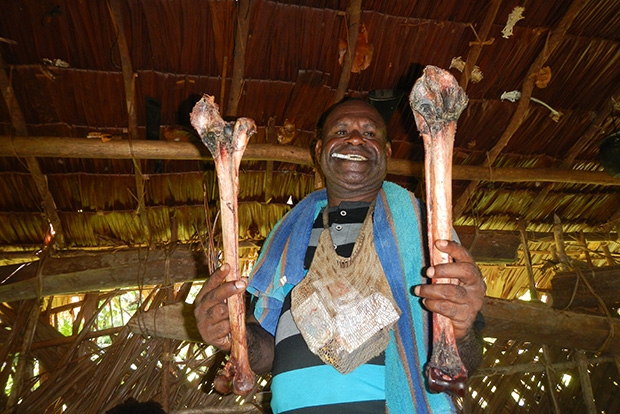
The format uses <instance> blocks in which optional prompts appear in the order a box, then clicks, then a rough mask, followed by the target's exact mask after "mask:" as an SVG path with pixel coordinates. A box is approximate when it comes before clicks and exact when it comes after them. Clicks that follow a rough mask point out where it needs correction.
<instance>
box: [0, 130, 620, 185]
mask: <svg viewBox="0 0 620 414" xmlns="http://www.w3.org/2000/svg"><path fill="white" fill-rule="evenodd" d="M0 156H4V157H59V158H95V159H97V158H99V159H100V158H109V159H134V158H136V159H161V160H208V159H212V157H211V155H210V154H209V153H208V150H207V149H206V148H205V147H200V146H196V145H194V144H191V143H188V142H170V141H146V140H139V141H135V142H133V143H131V144H130V143H129V142H128V141H126V140H120V141H110V142H101V141H99V140H93V139H84V138H68V137H62V138H61V137H29V138H23V137H10V136H0ZM243 160H244V161H280V162H286V163H291V164H298V165H308V166H312V165H313V164H312V156H311V155H310V150H309V149H306V148H301V147H296V146H292V145H269V144H251V145H248V147H247V149H246V151H245V153H244V154H243ZM452 168H453V171H452V173H453V178H454V179H455V180H471V181H478V182H479V181H493V182H558V183H567V184H591V185H604V186H620V179H619V178H613V177H612V176H610V175H609V174H607V173H605V172H603V171H581V170H569V169H559V168H489V167H484V166H471V165H454V166H453V167H452ZM422 171H423V165H422V163H417V162H413V161H409V160H403V159H396V158H391V159H390V160H389V161H388V174H394V175H400V176H408V177H422Z"/></svg>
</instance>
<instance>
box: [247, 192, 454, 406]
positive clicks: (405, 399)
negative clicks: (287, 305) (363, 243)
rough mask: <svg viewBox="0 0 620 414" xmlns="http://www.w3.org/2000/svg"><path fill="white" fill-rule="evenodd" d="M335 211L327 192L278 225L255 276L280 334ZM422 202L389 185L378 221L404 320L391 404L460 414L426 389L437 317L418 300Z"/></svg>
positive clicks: (390, 360)
mask: <svg viewBox="0 0 620 414" xmlns="http://www.w3.org/2000/svg"><path fill="white" fill-rule="evenodd" d="M326 205H327V193H326V191H325V190H319V191H315V192H313V193H311V194H310V195H308V196H307V197H306V198H304V199H303V200H302V201H301V202H300V203H299V204H298V205H297V206H296V207H295V208H293V209H292V210H291V211H289V212H288V213H287V214H286V215H285V216H284V217H283V218H282V220H280V221H279V222H278V224H276V226H275V227H274V229H273V231H272V232H271V233H270V235H269V237H268V238H267V240H266V241H265V245H264V246H263V249H262V252H261V255H260V256H259V259H258V261H257V263H256V265H255V266H254V269H253V271H252V275H251V276H250V284H249V286H248V291H249V292H250V293H252V294H253V295H255V296H256V297H257V302H256V308H255V313H254V314H255V316H256V318H257V319H258V321H259V322H260V323H261V325H262V326H263V328H264V329H266V330H267V331H269V332H270V333H271V334H272V335H275V330H276V327H277V323H278V319H279V317H280V312H281V309H282V303H283V301H284V298H285V297H286V295H287V294H288V293H289V292H290V291H291V290H292V288H293V287H294V286H295V285H297V283H299V282H300V281H301V280H302V279H303V277H304V276H305V274H306V272H305V270H304V257H305V253H306V250H307V248H308V243H309V241H310V233H311V231H312V225H313V223H314V220H315V219H316V217H317V216H318V214H319V212H320V211H321V209H322V208H323V207H325V206H326ZM421 217H422V216H421V211H420V203H419V202H418V200H417V199H416V198H415V197H414V196H413V194H411V193H410V192H408V191H407V190H405V189H404V188H402V187H400V186H398V185H396V184H393V183H390V182H387V181H386V182H384V184H383V188H382V190H381V191H380V192H379V195H378V196H377V202H376V204H375V212H374V218H373V232H374V239H375V240H374V241H375V249H376V251H377V255H378V256H379V260H380V261H381V264H382V266H383V269H384V271H385V274H386V277H387V279H388V283H389V284H390V287H391V289H392V294H393V295H394V299H395V301H396V303H397V304H398V307H399V308H400V310H401V312H402V315H401V317H400V319H399V320H398V322H397V324H396V326H395V328H394V329H392V331H391V332H390V341H389V344H388V347H387V349H386V351H385V364H386V372H385V375H386V379H385V389H386V405H387V412H389V413H392V414H400V413H403V414H410V413H455V412H456V410H455V408H454V406H453V404H452V401H451V399H450V397H449V396H448V395H447V394H431V393H429V392H427V390H426V383H425V379H424V375H423V365H424V363H425V362H426V360H427V358H428V354H429V340H430V334H429V314H428V312H426V311H424V309H423V308H422V306H421V305H420V302H419V300H418V299H417V298H416V297H415V296H413V295H412V289H413V287H414V286H416V285H420V284H422V283H425V282H424V281H423V280H422V269H423V267H424V265H425V264H424V263H425V253H424V252H425V246H424V244H423V239H424V237H423V232H422V230H423V226H422V222H421Z"/></svg>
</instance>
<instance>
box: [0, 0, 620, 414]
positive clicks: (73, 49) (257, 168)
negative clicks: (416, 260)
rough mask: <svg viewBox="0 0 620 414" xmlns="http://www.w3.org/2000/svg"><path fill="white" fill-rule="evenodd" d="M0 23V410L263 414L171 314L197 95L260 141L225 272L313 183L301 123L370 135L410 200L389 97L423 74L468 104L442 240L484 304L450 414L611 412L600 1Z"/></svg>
mask: <svg viewBox="0 0 620 414" xmlns="http://www.w3.org/2000/svg"><path fill="white" fill-rule="evenodd" d="M0 8H1V10H2V12H0V89H1V90H2V99H1V100H0V266H1V267H0V361H2V368H1V370H0V387H1V388H2V389H3V390H4V392H3V393H0V405H1V406H2V408H3V410H4V412H11V413H13V412H20V413H105V412H106V411H107V410H109V409H110V408H111V407H113V406H115V405H117V404H119V403H121V402H123V401H125V400H126V399H128V398H130V397H131V398H135V399H136V400H139V401H146V400H153V401H156V402H158V403H159V404H161V406H162V407H163V408H164V409H165V411H166V412H168V413H179V414H180V413H211V412H228V413H244V412H269V381H270V378H269V376H265V377H261V378H259V380H258V381H257V384H256V386H255V389H254V390H253V391H252V392H251V393H250V395H248V396H247V397H245V398H240V397H237V396H234V395H227V396H222V395H219V394H217V393H215V392H213V389H212V381H213V377H214V375H215V372H216V371H217V370H218V368H219V367H220V366H221V365H222V363H223V361H224V360H225V356H224V355H222V354H221V353H220V352H216V350H215V349H214V348H212V347H210V346H207V345H205V344H203V343H201V341H200V338H199V337H197V334H196V330H195V329H194V328H193V325H192V312H191V309H192V301H193V298H194V297H195V294H196V292H197V290H198V289H199V287H200V286H201V284H202V283H203V282H204V281H205V280H206V279H207V278H208V275H209V274H210V271H211V270H212V269H213V268H214V267H215V266H217V263H218V260H219V258H220V257H221V256H220V226H219V224H218V211H219V206H218V188H217V183H216V175H215V171H214V166H213V160H212V158H211V156H210V154H209V153H208V151H207V150H206V148H205V147H204V146H203V145H202V144H201V143H200V142H199V140H198V138H197V135H196V132H195V131H194V130H193V129H192V128H191V126H190V124H189V113H190V111H191V108H192V107H193V105H194V103H195V102H196V101H197V100H198V99H199V98H200V97H201V96H202V94H205V93H206V94H209V95H212V96H214V97H215V101H216V102H217V103H218V104H219V106H220V110H221V112H222V114H223V116H224V117H225V118H226V119H235V118H238V117H249V118H252V119H254V120H255V122H256V124H257V126H258V132H257V133H256V134H255V135H254V136H253V137H252V139H251V141H250V144H249V145H248V148H247V150H246V151H245V154H244V158H243V161H242V164H241V172H240V177H239V178H240V192H239V246H240V255H239V256H240V257H239V261H240V264H241V267H242V269H243V272H246V273H247V272H249V269H251V266H252V264H253V263H254V261H255V260H256V258H257V254H258V251H259V249H260V247H261V244H262V242H263V241H264V239H265V237H266V236H267V234H268V232H269V230H270V229H271V228H272V227H273V226H274V224H275V223H276V222H277V221H278V220H279V219H280V218H281V217H282V216H283V215H284V214H285V213H286V212H287V211H288V210H290V208H291V207H292V206H294V205H295V204H296V203H298V202H299V200H301V199H302V198H303V197H304V196H306V195H307V194H309V193H310V192H312V191H313V190H315V189H317V188H320V187H321V186H322V185H323V180H322V177H321V175H320V173H319V172H317V170H316V169H315V166H314V163H313V158H312V151H311V148H312V145H313V140H314V139H315V134H314V127H315V124H316V121H317V120H318V119H319V117H320V114H321V113H322V112H323V111H324V110H325V109H327V108H328V107H329V106H330V105H331V104H332V103H334V102H337V101H339V100H340V99H342V98H343V97H345V96H348V97H355V98H362V99H368V100H370V101H371V102H372V103H373V104H374V105H376V106H377V107H378V108H381V110H384V113H383V114H384V116H385V117H386V120H387V123H388V134H389V136H390V138H391V140H392V148H393V156H392V159H391V160H390V163H389V166H388V179H389V180H390V181H393V182H396V183H398V184H400V185H402V186H404V187H406V188H408V189H410V190H411V191H414V192H415V193H416V194H418V195H419V196H420V197H423V192H422V191H421V188H422V187H423V186H421V185H420V184H421V183H423V182H424V177H423V172H422V171H423V167H422V164H423V159H424V154H423V146H422V142H421V138H420V136H419V134H418V132H417V130H416V127H415V122H414V120H413V115H412V112H411V109H410V107H409V102H408V99H407V96H408V93H409V91H410V90H411V88H412V86H413V83H414V82H415V80H416V79H417V78H418V77H419V76H420V73H421V71H422V69H423V68H424V67H425V66H427V65H434V66H438V67H440V68H443V69H446V70H448V71H450V72H451V73H452V74H453V75H454V76H455V77H456V79H457V80H458V82H459V84H460V85H461V87H463V89H464V90H465V92H466V94H467V96H468V98H469V104H468V106H467V108H466V109H465V111H464V112H463V113H462V114H461V116H460V118H459V120H458V128H457V132H456V137H455V142H454V154H453V160H452V161H453V219H454V226H455V229H456V232H457V233H458V235H459V237H460V239H461V241H462V243H463V244H464V245H466V246H467V247H468V248H469V249H470V251H471V252H472V254H473V255H474V257H475V258H476V260H477V263H478V265H479V267H480V268H481V271H482V273H483V276H484V278H485V281H486V283H487V297H486V301H485V304H484V307H483V310H482V313H483V315H484V317H485V322H486V326H485V328H484V331H483V334H484V337H485V350H484V360H483V363H482V366H481V367H480V368H479V370H478V371H476V372H474V373H473V374H472V375H471V376H470V378H469V380H468V383H467V392H466V395H465V397H462V398H455V404H456V407H457V408H458V410H459V412H463V413H482V412H485V413H515V412H532V413H617V412H620V392H619V391H620V389H619V383H620V359H619V356H620V318H619V316H620V315H619V313H618V308H619V306H620V299H619V298H620V240H619V237H618V231H619V230H620V229H619V227H620V2H618V1H615V0H570V1H566V0H548V1H533V0H519V1H517V0H486V1H460V0H445V1H431V0H416V1H410V0H393V1H380V0H363V1H362V0H340V1H325V0H296V1H294V0H277V1H276V0H254V1H250V0H235V1H233V0H217V1H216V0H206V1H197V0H148V1H144V0H105V1H104V0H100V1H68V0H54V1H52V0H39V1H27V0H12V1H2V2H1V7H0Z"/></svg>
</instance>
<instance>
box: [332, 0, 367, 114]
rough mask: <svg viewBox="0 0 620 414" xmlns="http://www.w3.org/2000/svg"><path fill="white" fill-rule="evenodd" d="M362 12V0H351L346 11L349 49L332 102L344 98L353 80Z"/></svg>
mask: <svg viewBox="0 0 620 414" xmlns="http://www.w3.org/2000/svg"><path fill="white" fill-rule="evenodd" d="M361 14H362V0H350V1H349V4H348V5H347V11H346V12H345V15H344V16H345V27H346V28H347V51H346V53H345V55H344V61H343V63H342V72H340V79H339V80H338V86H337V87H336V93H335V94H334V100H333V102H332V103H337V102H340V101H341V100H342V98H344V95H345V94H346V92H347V88H348V87H349V81H350V80H351V69H352V68H353V61H354V60H355V51H356V50H357V38H358V36H359V31H360V17H361Z"/></svg>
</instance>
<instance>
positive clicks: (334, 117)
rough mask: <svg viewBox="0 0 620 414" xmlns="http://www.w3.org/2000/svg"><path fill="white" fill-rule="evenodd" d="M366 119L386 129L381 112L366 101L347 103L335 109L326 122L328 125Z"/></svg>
mask: <svg viewBox="0 0 620 414" xmlns="http://www.w3.org/2000/svg"><path fill="white" fill-rule="evenodd" d="M359 117H361V118H366V119H367V120H368V121H370V122H372V123H374V124H375V125H376V126H377V127H385V122H384V121H383V118H382V117H381V115H380V114H379V112H378V111H377V110H376V109H375V108H374V107H373V106H372V105H370V104H369V103H367V102H364V101H346V102H343V103H341V104H340V105H338V106H337V107H335V108H334V109H333V111H332V112H331V113H330V114H329V116H328V117H327V119H326V120H325V124H326V125H331V124H336V123H339V122H342V120H343V119H345V118H359Z"/></svg>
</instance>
